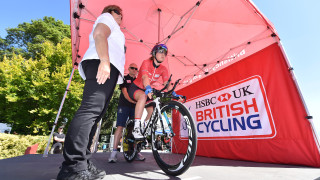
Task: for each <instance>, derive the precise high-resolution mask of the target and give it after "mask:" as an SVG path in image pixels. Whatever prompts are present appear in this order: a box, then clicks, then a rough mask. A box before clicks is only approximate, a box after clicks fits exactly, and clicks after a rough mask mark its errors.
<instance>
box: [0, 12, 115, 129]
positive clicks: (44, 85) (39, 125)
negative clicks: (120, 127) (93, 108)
mask: <svg viewBox="0 0 320 180" xmlns="http://www.w3.org/2000/svg"><path fill="white" fill-rule="evenodd" d="M7 32H8V35H7V36H6V38H5V39H2V38H0V52H1V54H0V58H1V60H0V122H3V123H8V124H11V125H12V131H16V132H17V133H19V134H49V132H50V131H51V128H52V126H53V123H54V120H55V118H56V115H57V113H58V110H59V106H60V103H61V100H62V97H63V95H64V93H65V90H66V89H65V88H66V86H67V83H68V80H69V77H70V74H71V71H72V55H71V40H70V27H69V26H68V25H64V24H63V23H62V21H55V19H54V18H52V17H44V18H43V20H36V21H32V23H23V24H19V25H18V27H17V28H10V29H7ZM1 55H2V57H1ZM83 85H84V81H83V80H82V79H81V77H80V76H79V73H78V72H77V71H75V73H74V76H73V79H72V83H71V85H70V88H69V92H68V95H67V97H66V100H65V102H64V106H63V109H62V111H61V114H60V119H59V123H61V122H62V121H63V120H62V119H64V118H67V119H68V120H69V123H70V121H71V119H72V118H73V116H74V114H75V112H76V110H77V109H78V108H79V106H80V102H81V99H82V91H83ZM119 95H120V90H119V89H118V88H117V89H116V90H115V93H114V96H113V98H112V100H111V102H110V103H109V108H108V110H107V115H106V116H104V117H103V120H104V121H103V122H104V123H103V127H102V128H103V129H102V131H103V132H109V131H110V129H111V128H110V127H111V126H112V122H113V121H114V120H116V113H117V106H118V99H119ZM67 126H68V125H67Z"/></svg>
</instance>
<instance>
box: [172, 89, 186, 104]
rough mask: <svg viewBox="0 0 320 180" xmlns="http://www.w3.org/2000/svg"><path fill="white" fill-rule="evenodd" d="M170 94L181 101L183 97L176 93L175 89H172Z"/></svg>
mask: <svg viewBox="0 0 320 180" xmlns="http://www.w3.org/2000/svg"><path fill="white" fill-rule="evenodd" d="M172 96H173V97H175V98H179V100H178V101H179V102H183V101H184V99H183V96H182V95H178V94H177V93H176V92H175V91H172Z"/></svg>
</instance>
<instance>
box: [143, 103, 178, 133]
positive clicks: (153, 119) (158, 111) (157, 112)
mask: <svg viewBox="0 0 320 180" xmlns="http://www.w3.org/2000/svg"><path fill="white" fill-rule="evenodd" d="M153 102H154V103H155V106H154V109H153V112H152V115H151V117H150V120H149V121H148V123H147V125H146V127H144V129H142V130H141V132H142V135H143V136H144V137H146V136H147V133H146V132H147V130H148V129H149V128H152V125H153V123H154V122H156V119H157V118H159V120H160V125H161V128H162V133H163V134H166V132H165V130H164V125H163V119H162V116H161V109H160V97H156V98H155V99H154V100H153ZM164 117H165V119H166V121H167V124H168V126H169V128H170V133H169V134H170V135H171V137H172V135H173V130H172V127H171V123H170V121H169V118H168V116H167V114H166V113H164Z"/></svg>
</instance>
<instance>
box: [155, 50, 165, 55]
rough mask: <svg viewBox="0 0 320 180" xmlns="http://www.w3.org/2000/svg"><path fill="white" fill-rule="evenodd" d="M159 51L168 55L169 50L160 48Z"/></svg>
mask: <svg viewBox="0 0 320 180" xmlns="http://www.w3.org/2000/svg"><path fill="white" fill-rule="evenodd" d="M157 53H161V54H165V55H167V51H166V50H165V49H159V50H158V51H157Z"/></svg>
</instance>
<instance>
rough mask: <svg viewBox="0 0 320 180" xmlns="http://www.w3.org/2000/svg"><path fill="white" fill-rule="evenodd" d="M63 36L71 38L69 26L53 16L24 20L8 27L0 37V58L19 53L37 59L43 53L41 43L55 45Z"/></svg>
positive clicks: (27, 57)
mask: <svg viewBox="0 0 320 180" xmlns="http://www.w3.org/2000/svg"><path fill="white" fill-rule="evenodd" d="M64 38H71V33H70V26H69V25H65V24H64V23H63V22H62V21H60V20H57V21H56V20H55V18H53V17H47V16H45V17H44V18H43V19H38V20H31V23H26V22H24V23H22V24H19V25H18V27H16V28H8V29H7V36H6V38H5V39H2V38H1V39H0V52H2V53H1V54H0V58H1V60H2V59H3V57H4V55H5V56H7V57H11V56H12V55H13V54H20V55H21V56H22V57H24V58H26V59H29V58H30V57H32V58H34V59H38V58H40V57H41V55H43V50H44V49H43V47H42V43H44V42H45V41H50V42H52V43H53V44H54V45H57V44H58V43H60V42H61V41H62V39H64Z"/></svg>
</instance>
